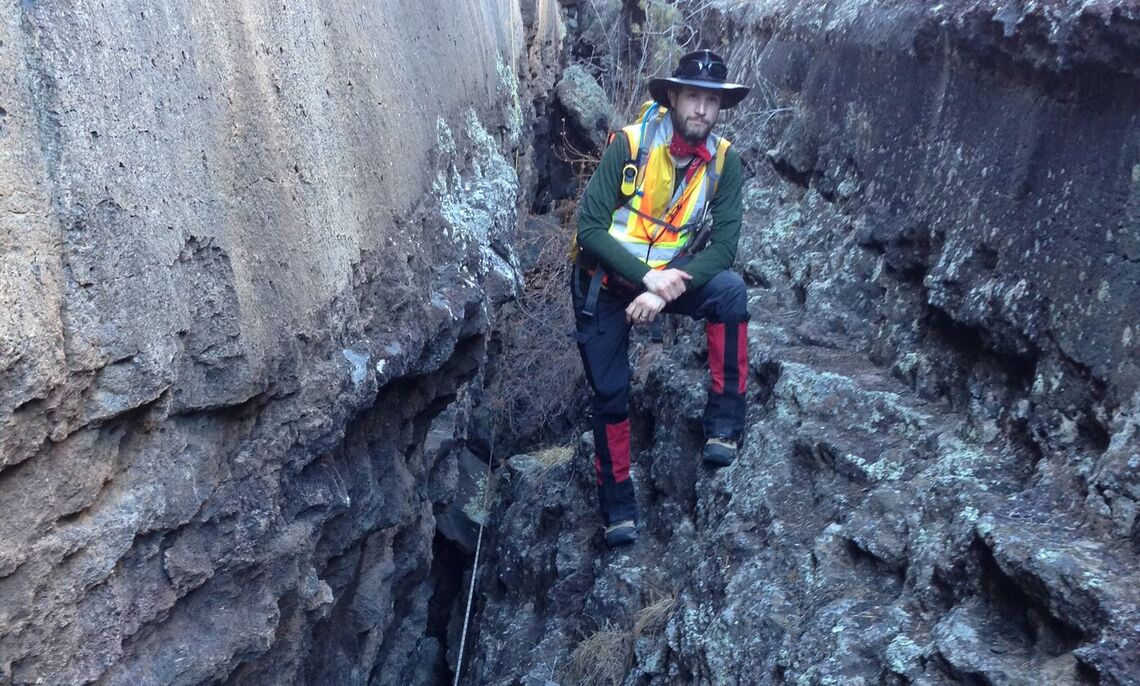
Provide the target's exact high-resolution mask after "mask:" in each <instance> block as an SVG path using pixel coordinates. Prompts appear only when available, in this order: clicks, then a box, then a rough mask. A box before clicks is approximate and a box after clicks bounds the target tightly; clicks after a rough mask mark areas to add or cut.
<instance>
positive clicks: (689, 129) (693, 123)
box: [669, 110, 716, 144]
mask: <svg viewBox="0 0 1140 686" xmlns="http://www.w3.org/2000/svg"><path fill="white" fill-rule="evenodd" d="M669 114H670V115H672V118H673V131H675V132H676V133H677V134H678V135H679V136H681V138H684V139H685V140H686V141H688V142H690V143H694V144H696V143H701V142H703V141H704V140H705V139H706V138H708V135H709V132H710V131H712V127H713V124H715V123H716V122H713V121H708V120H706V119H700V118H698V117H689V118H688V119H684V120H682V119H681V116H680V115H679V114H677V111H676V110H670V111H669Z"/></svg>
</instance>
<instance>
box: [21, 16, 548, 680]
mask: <svg viewBox="0 0 1140 686" xmlns="http://www.w3.org/2000/svg"><path fill="white" fill-rule="evenodd" d="M559 30H560V24H559V17H558V12H557V6H556V5H555V4H553V3H549V2H545V1H543V0H539V1H526V2H523V3H518V2H514V1H512V0H478V1H472V2H462V3H455V2H442V1H437V0H428V2H417V3H412V2H386V3H365V4H359V3H337V2H333V3H319V4H311V3H310V4H303V3H302V4H297V3H292V2H285V3H284V4H279V5H274V6H273V7H269V6H265V5H258V4H255V3H242V2H239V3H225V4H222V5H219V4H217V3H188V4H186V3H183V4H170V3H163V4H159V5H147V6H145V7H143V6H135V5H133V4H130V3H123V2H112V3H105V4H103V5H101V6H100V7H99V9H98V10H97V11H92V10H91V8H88V7H86V6H83V5H81V4H77V3H72V2H53V3H36V2H22V3H16V4H13V5H11V6H9V7H7V8H6V9H4V10H3V11H0V81H2V83H3V86H2V87H0V226H2V229H0V310H2V311H3V312H4V316H3V318H2V319H0V512H3V513H4V514H3V517H2V518H0V598H2V599H3V602H0V683H10V684H31V683H50V684H65V683H67V684H79V683H90V682H95V681H98V682H99V683H106V684H141V683H146V684H197V683H220V682H229V683H250V684H253V683H266V684H270V683H272V684H283V683H318V682H319V683H329V684H332V683H343V684H363V683H396V682H401V683H433V682H434V681H435V680H436V679H437V678H438V676H439V675H440V674H441V673H446V670H447V667H446V666H445V664H444V656H443V653H444V650H445V645H444V642H445V636H444V635H443V630H438V629H437V630H432V632H429V630H428V628H427V623H428V621H429V614H433V616H434V617H435V620H436V623H437V624H438V623H439V622H440V621H442V622H443V623H444V624H446V616H447V613H448V611H449V610H450V607H449V603H450V596H446V594H441V595H440V596H439V597H435V596H434V595H433V594H434V591H435V589H436V581H437V579H438V578H439V577H440V574H442V573H443V572H440V571H438V570H437V569H434V568H433V564H432V561H433V534H434V531H435V512H436V510H437V509H439V508H442V507H444V506H446V505H447V503H449V502H450V501H451V500H452V498H453V497H454V495H455V492H456V487H457V486H456V454H457V452H458V448H457V445H459V444H461V443H462V437H463V432H464V431H465V427H466V421H465V413H466V412H467V410H468V409H469V408H470V407H471V406H472V405H474V404H476V403H477V402H478V401H479V388H480V381H479V378H480V374H481V369H482V364H483V361H484V356H485V339H486V337H487V335H488V331H489V328H490V326H491V322H492V321H493V318H494V314H495V310H496V307H497V305H498V304H500V303H501V302H503V301H504V300H506V299H509V298H511V297H512V296H513V294H514V292H515V291H516V289H517V287H518V274H517V269H516V266H515V259H514V255H513V252H512V249H511V240H512V236H513V233H514V230H515V224H516V208H517V206H518V204H519V189H520V171H521V172H522V182H523V185H524V186H525V184H526V178H527V175H528V173H529V172H527V171H526V169H527V164H528V163H527V160H528V156H529V155H530V149H529V146H528V143H527V131H526V128H525V123H526V121H527V119H528V117H529V115H528V111H529V110H528V108H529V104H528V99H529V90H528V89H529V88H531V87H537V88H542V87H543V86H542V84H543V83H544V82H551V81H552V80H553V76H551V75H549V74H548V73H547V72H548V71H549V70H550V69H553V68H556V65H552V64H550V63H548V62H545V60H546V59H548V58H549V56H550V53H551V47H550V46H551V45H553V44H556V43H557V41H558V36H559ZM532 84H533V86H532ZM460 561H461V562H462V560H460ZM448 562H449V563H453V562H454V560H448ZM432 603H434V604H433V605H432V607H431V608H429V604H432ZM429 609H430V612H429ZM440 617H442V618H443V619H442V620H440V619H439V618H440ZM429 634H430V635H429Z"/></svg>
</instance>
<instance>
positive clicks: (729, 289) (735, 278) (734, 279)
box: [707, 269, 748, 322]
mask: <svg viewBox="0 0 1140 686" xmlns="http://www.w3.org/2000/svg"><path fill="white" fill-rule="evenodd" d="M707 288H708V290H709V300H710V301H712V302H713V303H715V307H714V312H712V314H711V317H710V318H711V319H713V320H714V321H720V322H739V321H745V320H747V319H748V293H747V290H746V289H745V286H744V279H743V278H741V276H740V274H737V273H736V272H734V271H732V270H731V269H725V270H724V271H722V272H720V273H719V274H717V275H716V276H714V277H713V278H712V280H711V281H709V283H708V286H707Z"/></svg>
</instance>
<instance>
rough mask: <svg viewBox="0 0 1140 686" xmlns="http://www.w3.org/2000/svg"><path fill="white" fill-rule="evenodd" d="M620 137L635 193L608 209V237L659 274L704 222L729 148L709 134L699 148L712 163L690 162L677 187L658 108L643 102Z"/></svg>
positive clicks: (668, 129)
mask: <svg viewBox="0 0 1140 686" xmlns="http://www.w3.org/2000/svg"><path fill="white" fill-rule="evenodd" d="M622 132H624V133H625V136H626V139H627V140H628V141H629V149H630V159H631V160H633V162H632V164H633V165H634V166H636V168H637V180H636V184H635V188H636V190H634V192H633V194H632V195H631V196H630V198H629V200H627V201H626V203H625V204H624V205H622V206H621V207H619V208H617V209H616V210H614V213H613V219H612V220H611V221H610V228H609V233H610V235H611V236H613V237H614V238H615V239H617V240H618V242H620V243H621V244H622V246H623V247H625V249H626V250H628V251H629V253H630V254H631V255H633V256H634V257H636V258H637V259H639V260H641V261H642V262H644V263H645V264H646V265H648V266H649V267H650V268H651V269H662V268H664V267H665V265H667V264H668V263H669V261H670V260H672V259H673V258H674V257H676V256H677V254H678V253H680V252H681V250H683V249H684V247H685V246H686V245H688V243H689V241H690V240H692V239H693V237H694V236H695V235H696V234H697V231H698V230H699V229H700V227H701V225H702V224H703V223H704V221H705V217H706V215H707V213H708V207H709V204H710V203H711V202H712V199H713V194H714V193H716V185H717V181H718V180H719V179H720V173H721V171H722V170H723V169H724V158H725V153H726V152H727V151H728V148H729V146H730V145H732V143H730V142H729V141H728V139H726V138H721V137H720V136H716V135H713V134H711V133H710V134H709V136H708V139H707V140H706V141H705V145H706V146H708V150H709V154H710V155H712V161H711V162H709V163H707V164H704V163H701V161H700V160H694V161H693V164H699V165H700V167H699V168H698V169H697V170H696V171H695V172H694V173H693V174H692V175H691V176H690V177H689V178H688V181H687V182H686V181H682V182H681V183H680V184H677V183H675V176H676V174H677V169H676V167H674V166H673V158H672V156H670V154H669V143H670V141H671V140H672V139H673V122H672V119H671V118H670V117H669V116H668V114H667V113H666V110H665V108H664V107H660V106H659V105H657V104H656V103H652V102H649V103H646V104H645V105H643V106H642V116H641V118H640V121H639V122H637V123H635V124H631V125H630V126H626V127H625V128H623V129H622ZM627 166H628V165H627ZM630 171H632V170H630ZM674 186H676V188H675V189H674ZM627 194H628V192H627Z"/></svg>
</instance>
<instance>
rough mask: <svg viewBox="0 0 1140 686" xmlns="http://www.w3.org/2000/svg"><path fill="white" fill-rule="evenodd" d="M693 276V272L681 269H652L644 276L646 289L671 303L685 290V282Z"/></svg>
mask: <svg viewBox="0 0 1140 686" xmlns="http://www.w3.org/2000/svg"><path fill="white" fill-rule="evenodd" d="M691 278H693V276H692V275H691V274H689V273H688V272H685V271H681V270H680V269H662V270H660V271H658V270H656V269H650V270H649V271H648V272H646V273H645V276H644V277H642V279H641V282H642V283H643V284H645V288H646V290H648V291H649V292H650V293H652V294H654V295H656V296H657V297H659V298H661V299H662V300H664V301H665V302H667V303H671V302H673V301H674V300H676V299H677V298H679V297H681V294H682V293H684V292H685V288H686V286H685V282H686V281H688V280H689V279H691Z"/></svg>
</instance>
